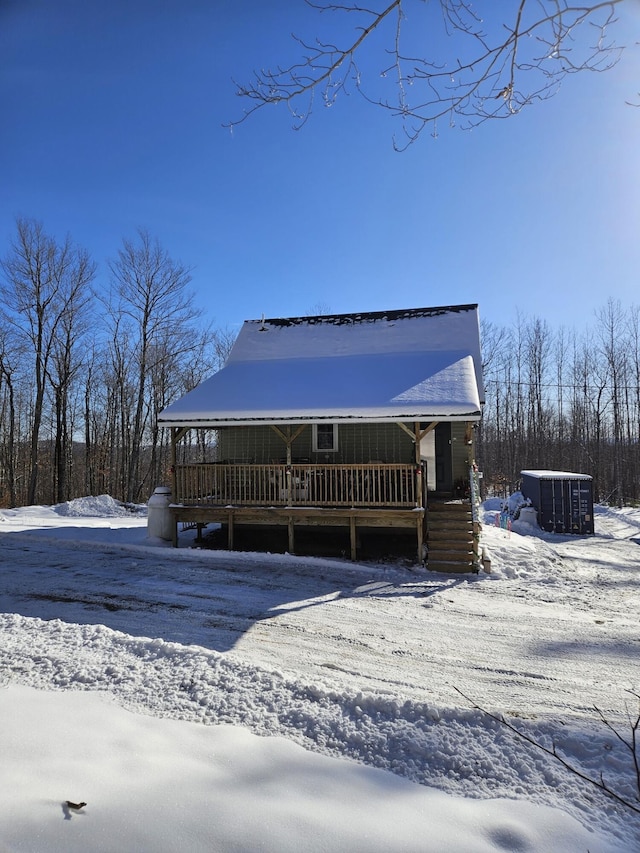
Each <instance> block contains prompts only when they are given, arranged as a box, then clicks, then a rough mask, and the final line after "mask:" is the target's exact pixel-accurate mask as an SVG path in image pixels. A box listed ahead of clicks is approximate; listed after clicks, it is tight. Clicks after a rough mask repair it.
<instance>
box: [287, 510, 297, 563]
mask: <svg viewBox="0 0 640 853" xmlns="http://www.w3.org/2000/svg"><path fill="white" fill-rule="evenodd" d="M287 533H288V537H289V553H290V554H295V524H294V521H293V516H292V515H290V516H289V518H288V519H287Z"/></svg>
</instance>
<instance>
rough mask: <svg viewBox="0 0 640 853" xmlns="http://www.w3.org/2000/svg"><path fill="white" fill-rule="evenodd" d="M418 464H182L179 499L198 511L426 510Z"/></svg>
mask: <svg viewBox="0 0 640 853" xmlns="http://www.w3.org/2000/svg"><path fill="white" fill-rule="evenodd" d="M416 481H417V478H416V473H415V465H403V464H395V463H368V464H358V465H356V464H353V465H316V464H312V463H304V464H293V465H285V464H275V463H274V464H268V465H254V464H245V463H240V464H232V463H226V462H223V463H221V462H213V463H200V464H188V465H176V468H175V495H174V500H175V501H176V502H177V503H181V504H187V505H189V504H191V505H194V506H266V507H269V506H309V507H400V508H414V507H417V506H420V503H419V500H420V497H421V496H420V494H419V490H418V488H417V482H416Z"/></svg>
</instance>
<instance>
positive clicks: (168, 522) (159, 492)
mask: <svg viewBox="0 0 640 853" xmlns="http://www.w3.org/2000/svg"><path fill="white" fill-rule="evenodd" d="M170 506H171V489H170V488H169V487H168V486H157V488H156V489H155V491H154V493H153V494H152V495H151V497H150V498H149V501H148V503H147V508H148V512H147V536H148V537H149V538H150V539H151V538H154V539H166V540H167V541H168V542H170V541H171V540H172V539H173V528H174V521H173V516H172V515H171V510H170V509H169V507H170Z"/></svg>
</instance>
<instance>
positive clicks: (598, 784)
mask: <svg viewBox="0 0 640 853" xmlns="http://www.w3.org/2000/svg"><path fill="white" fill-rule="evenodd" d="M454 690H455V691H456V693H459V694H460V696H462V698H463V699H464V700H465V701H467V702H468V703H469V704H470V705H471V707H472V708H474V709H475V710H477V711H481V712H482V713H483V714H485V716H487V717H489V718H490V719H491V720H495V721H496V722H497V723H500V724H501V725H503V726H504V727H505V728H507V729H509V731H510V732H512V733H513V734H514V735H516V737H518V738H520V739H521V740H524V741H526V743H529V744H531V745H532V746H534V747H535V748H536V749H539V750H540V751H541V752H544V753H546V755H550V756H551V757H552V758H554V759H555V760H556V761H558V762H559V763H560V764H561V765H562V766H563V767H564V768H565V769H566V770H568V771H569V772H570V773H573V775H574V776H577V777H578V778H579V779H582V780H583V781H584V782H587V783H588V784H589V785H593V786H594V787H595V788H598V790H600V791H602V792H603V793H605V794H607V796H609V797H611V799H613V800H615V801H616V802H617V803H619V804H620V805H622V806H624V807H625V808H626V809H629V810H630V811H632V812H635V814H640V806H638V805H636V804H635V803H633V802H631V800H629V799H628V798H627V797H624V796H623V795H622V794H618V793H617V792H616V791H614V790H612V789H611V788H610V787H609V786H608V785H607V783H606V782H605V781H604V776H603V774H602V773H600V778H599V779H594V778H593V777H592V776H589V775H588V774H586V773H583V772H582V771H581V770H579V769H578V768H577V767H575V766H574V765H573V764H571V763H570V762H569V761H567V760H566V758H563V757H562V755H560V753H559V752H558V751H557V749H556V745H555V744H553V745H552V746H551V748H549V747H547V746H545V745H544V744H542V743H540V742H539V741H537V740H536V739H535V738H532V737H530V736H529V735H528V734H525V732H523V731H520V729H518V728H517V727H516V726H514V725H513V723H510V722H509V721H508V720H507V719H506V718H505V717H504V716H503V715H502V714H500V716H498V715H497V714H492V713H491V711H487V710H486V708H483V707H482V706H481V705H479V704H478V703H477V702H475V701H474V700H473V699H471V698H470V697H469V696H467V695H466V694H465V693H463V692H462V690H458V688H457V687H454ZM627 692H628V693H631V695H632V696H636V697H637V698H640V696H638V694H637V693H633V691H630V690H629V691H627ZM595 710H596V711H597V713H598V714H599V715H600V719H601V720H602V722H603V723H604V724H605V725H606V726H607V728H608V729H609V730H610V731H612V732H613V733H614V734H615V736H616V737H617V738H618V739H619V740H620V741H621V742H622V743H623V744H624V745H625V746H626V747H627V748H628V749H630V750H631V752H632V754H633V761H634V768H635V774H636V780H635V781H636V786H637V790H638V801H639V802H640V766H639V764H638V760H639V759H638V749H637V747H638V745H637V741H636V734H637V731H638V727H639V726H640V713H639V714H638V717H637V719H636V720H635V721H634V722H632V721H631V720H630V724H631V730H632V738H631V741H630V742H629V741H626V740H625V739H624V738H623V737H622V736H621V735H620V733H619V732H618V731H617V730H616V729H615V728H614V727H613V726H612V725H611V723H609V721H608V720H607V719H606V718H605V717H604V715H603V714H602V712H601V711H600V710H599V709H598V708H595Z"/></svg>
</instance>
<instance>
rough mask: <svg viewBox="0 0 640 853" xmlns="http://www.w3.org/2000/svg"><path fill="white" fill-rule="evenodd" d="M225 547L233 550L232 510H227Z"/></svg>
mask: <svg viewBox="0 0 640 853" xmlns="http://www.w3.org/2000/svg"><path fill="white" fill-rule="evenodd" d="M227 548H228V549H229V551H233V510H232V509H230V510H229V521H228V523H227Z"/></svg>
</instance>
